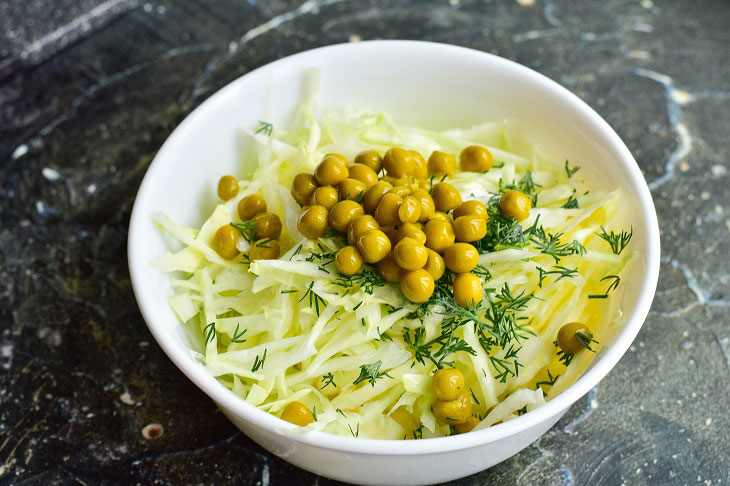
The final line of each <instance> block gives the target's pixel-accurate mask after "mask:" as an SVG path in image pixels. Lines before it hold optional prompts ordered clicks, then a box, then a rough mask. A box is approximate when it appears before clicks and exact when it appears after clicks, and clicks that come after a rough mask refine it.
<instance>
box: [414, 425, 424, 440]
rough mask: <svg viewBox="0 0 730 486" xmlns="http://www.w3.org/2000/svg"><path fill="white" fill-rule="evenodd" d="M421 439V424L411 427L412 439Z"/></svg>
mask: <svg viewBox="0 0 730 486" xmlns="http://www.w3.org/2000/svg"><path fill="white" fill-rule="evenodd" d="M418 439H423V424H421V425H419V426H418V427H417V428H415V429H413V440H418Z"/></svg>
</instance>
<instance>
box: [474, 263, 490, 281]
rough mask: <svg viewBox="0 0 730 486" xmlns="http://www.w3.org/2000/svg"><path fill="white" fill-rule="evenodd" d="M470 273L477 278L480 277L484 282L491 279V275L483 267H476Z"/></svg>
mask: <svg viewBox="0 0 730 486" xmlns="http://www.w3.org/2000/svg"><path fill="white" fill-rule="evenodd" d="M471 272H472V273H473V274H474V275H476V276H478V277H482V278H483V279H484V281H485V282H486V281H488V280H489V279H491V278H492V273H491V272H490V271H489V270H487V267H485V266H484V265H477V266H476V267H474V270H472V271H471Z"/></svg>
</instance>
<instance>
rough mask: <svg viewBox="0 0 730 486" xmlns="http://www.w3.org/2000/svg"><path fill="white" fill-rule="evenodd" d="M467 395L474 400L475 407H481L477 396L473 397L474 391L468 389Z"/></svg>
mask: <svg viewBox="0 0 730 486" xmlns="http://www.w3.org/2000/svg"><path fill="white" fill-rule="evenodd" d="M469 393H471V398H472V400H474V403H476V404H477V405H481V403H479V400H477V396H476V395H474V390H472V389H471V388H469Z"/></svg>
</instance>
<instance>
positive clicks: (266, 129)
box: [253, 120, 274, 137]
mask: <svg viewBox="0 0 730 486" xmlns="http://www.w3.org/2000/svg"><path fill="white" fill-rule="evenodd" d="M273 131H274V125H273V124H271V123H269V122H267V121H262V120H259V123H258V125H256V130H254V132H253V133H255V134H258V133H263V134H264V135H266V136H267V137H270V136H271V132H273Z"/></svg>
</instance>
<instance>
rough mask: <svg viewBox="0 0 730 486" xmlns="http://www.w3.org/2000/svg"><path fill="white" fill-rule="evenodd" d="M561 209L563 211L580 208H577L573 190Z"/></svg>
mask: <svg viewBox="0 0 730 486" xmlns="http://www.w3.org/2000/svg"><path fill="white" fill-rule="evenodd" d="M563 207H564V208H565V209H578V208H580V206H578V200H577V199H576V198H575V189H573V194H571V195H570V197H569V198H568V200H567V201H566V203H565V204H563Z"/></svg>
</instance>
